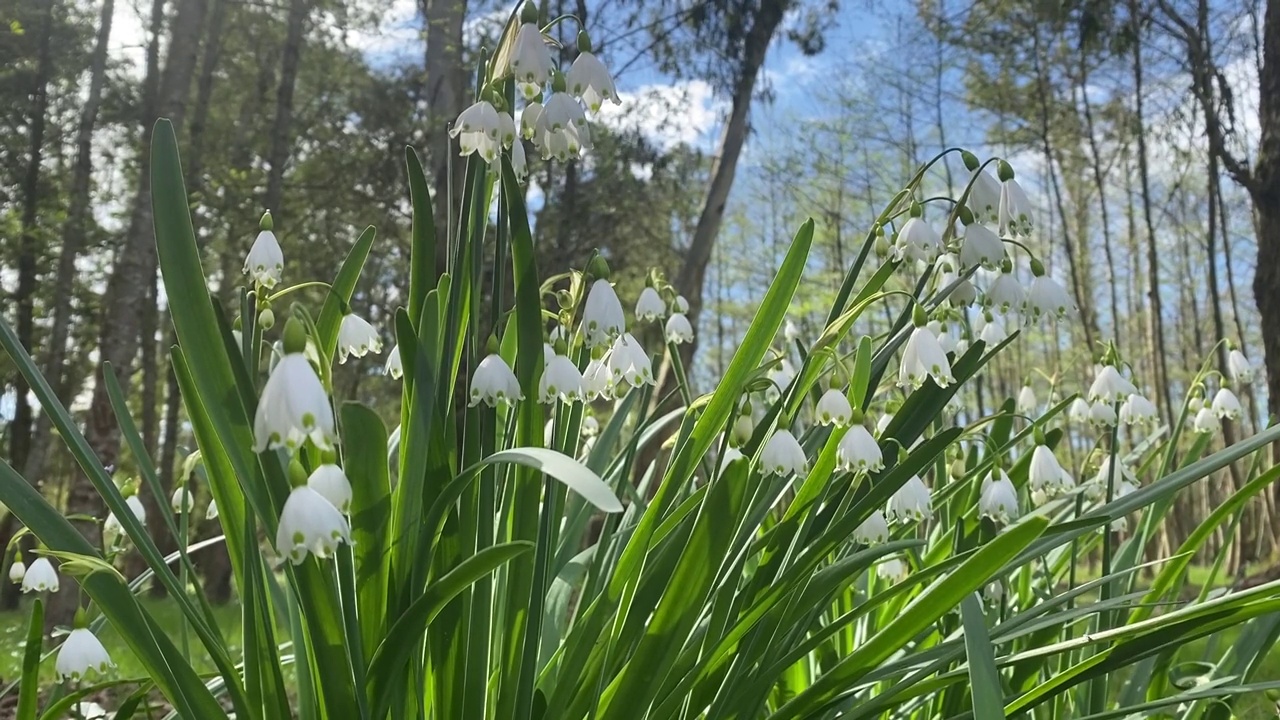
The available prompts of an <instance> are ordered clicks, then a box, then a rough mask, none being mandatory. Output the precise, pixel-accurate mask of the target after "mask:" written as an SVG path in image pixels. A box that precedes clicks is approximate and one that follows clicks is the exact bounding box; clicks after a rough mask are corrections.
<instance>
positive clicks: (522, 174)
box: [511, 140, 529, 182]
mask: <svg viewBox="0 0 1280 720" xmlns="http://www.w3.org/2000/svg"><path fill="white" fill-rule="evenodd" d="M511 172H513V173H515V176H516V180H518V181H520V182H524V180H525V178H527V177H529V161H528V159H527V158H526V157H525V154H524V143H523V142H521V141H519V140H517V141H515V142H514V143H512V144H511Z"/></svg>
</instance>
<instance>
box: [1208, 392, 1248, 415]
mask: <svg viewBox="0 0 1280 720" xmlns="http://www.w3.org/2000/svg"><path fill="white" fill-rule="evenodd" d="M1211 409H1212V410H1213V412H1214V413H1215V414H1216V415H1217V416H1218V417H1220V418H1226V419H1228V420H1239V419H1240V418H1242V417H1244V408H1243V407H1241V406H1240V398H1238V397H1236V394H1235V393H1233V392H1231V391H1230V390H1228V389H1227V388H1218V392H1217V393H1215V394H1214V396H1213V404H1212V406H1211Z"/></svg>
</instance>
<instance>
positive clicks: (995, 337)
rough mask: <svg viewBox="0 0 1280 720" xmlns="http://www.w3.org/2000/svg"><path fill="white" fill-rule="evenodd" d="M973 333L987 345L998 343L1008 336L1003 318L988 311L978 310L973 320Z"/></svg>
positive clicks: (1006, 325)
mask: <svg viewBox="0 0 1280 720" xmlns="http://www.w3.org/2000/svg"><path fill="white" fill-rule="evenodd" d="M973 330H974V334H975V335H977V336H978V339H979V340H981V341H982V342H984V343H986V344H987V345H999V344H1000V343H1002V342H1004V341H1005V340H1007V339H1008V338H1009V328H1008V324H1007V323H1006V321H1005V318H1004V317H1002V316H1001V315H998V314H996V313H992V312H990V311H987V312H980V313H978V315H977V317H975V318H974V320H973Z"/></svg>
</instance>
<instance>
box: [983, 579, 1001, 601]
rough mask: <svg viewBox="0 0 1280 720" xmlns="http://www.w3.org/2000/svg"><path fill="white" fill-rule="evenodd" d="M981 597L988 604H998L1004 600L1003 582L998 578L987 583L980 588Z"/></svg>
mask: <svg viewBox="0 0 1280 720" xmlns="http://www.w3.org/2000/svg"><path fill="white" fill-rule="evenodd" d="M982 599H983V600H986V601H987V603H988V604H990V605H999V604H1000V601H1001V600H1004V583H1003V582H1001V581H1000V580H998V579H997V580H992V581H991V582H989V583H987V584H986V586H985V587H983V588H982Z"/></svg>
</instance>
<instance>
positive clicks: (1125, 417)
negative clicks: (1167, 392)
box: [1120, 393, 1157, 425]
mask: <svg viewBox="0 0 1280 720" xmlns="http://www.w3.org/2000/svg"><path fill="white" fill-rule="evenodd" d="M1156 419H1157V417H1156V406H1155V404H1154V403H1152V402H1151V401H1150V400H1148V399H1146V398H1145V397H1143V396H1141V395H1139V394H1137V393H1132V394H1130V395H1129V397H1127V398H1125V401H1124V402H1123V403H1122V404H1121V405H1120V422H1122V423H1124V424H1125V425H1147V424H1150V423H1153V422H1155V421H1156Z"/></svg>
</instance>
